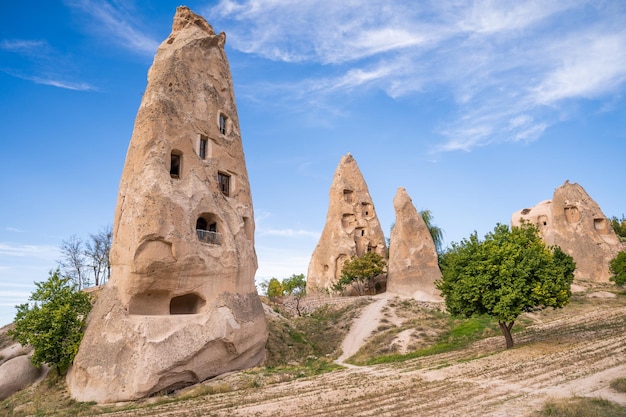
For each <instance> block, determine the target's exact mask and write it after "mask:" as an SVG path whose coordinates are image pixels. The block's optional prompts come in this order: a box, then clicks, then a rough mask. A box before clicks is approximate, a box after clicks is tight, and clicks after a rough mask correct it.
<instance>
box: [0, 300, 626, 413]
mask: <svg viewBox="0 0 626 417" xmlns="http://www.w3.org/2000/svg"><path fill="white" fill-rule="evenodd" d="M365 304H367V302H365V301H363V302H361V301H356V300H355V304H354V305H351V306H347V307H343V308H326V309H321V310H319V311H318V312H316V313H315V314H313V315H311V316H309V317H302V318H286V317H282V316H280V315H278V314H270V315H268V321H269V325H270V339H269V340H268V344H267V348H268V366H266V367H260V368H255V369H251V370H247V371H242V372H236V373H232V374H229V375H225V376H222V377H220V378H216V379H213V380H210V381H206V382H204V383H202V384H198V385H196V386H194V387H189V388H187V389H185V390H182V391H180V392H178V393H175V394H172V395H168V396H161V397H155V398H150V399H146V400H143V401H138V402H133V403H128V404H124V405H119V406H106V407H101V406H96V405H94V404H85V403H76V402H74V401H72V400H71V399H70V398H69V396H68V395H67V392H66V391H65V388H64V385H63V383H62V381H58V380H55V379H54V378H53V377H50V378H49V379H48V380H45V381H43V382H42V383H40V384H39V385H37V386H34V387H30V388H28V389H26V390H24V391H22V392H20V393H18V394H16V395H14V396H13V397H11V398H9V399H7V400H5V401H3V402H1V403H0V415H6V416H16V417H23V416H48V415H55V416H74V415H76V416H86V415H100V414H105V413H106V414H107V415H109V416H131V415H132V416H159V415H161V416H166V415H167V416H169V417H173V416H229V417H230V416H308V417H311V416H335V415H336V416H341V415H351V416H373V415H380V416H413V415H420V416H423V417H427V416H440V415H467V416H478V415H481V416H487V415H488V416H496V415H507V416H511V417H528V416H534V417H541V416H563V417H576V416H590V417H593V416H596V415H598V416H607V417H613V416H626V412H625V411H624V408H623V407H620V406H617V405H615V404H613V403H610V402H608V401H605V400H598V399H584V398H579V397H575V398H572V399H569V400H567V401H563V400H551V401H549V402H547V403H545V406H544V407H543V408H542V406H543V405H544V402H545V398H546V394H545V393H546V392H552V391H553V390H554V389H555V388H560V389H562V390H563V392H564V393H565V394H564V395H574V394H575V392H574V388H573V387H579V382H578V381H579V380H581V379H584V378H585V377H587V376H590V375H594V374H595V373H597V372H606V371H607V370H610V369H613V368H616V369H617V368H619V367H620V366H626V353H625V352H624V348H623V346H624V345H625V343H626V336H625V335H626V297H624V296H618V297H616V298H613V299H588V298H586V297H585V294H579V295H576V296H575V297H573V299H572V303H571V304H570V305H568V306H567V307H566V308H565V309H561V310H545V311H542V312H537V313H533V314H530V315H527V316H525V317H523V318H522V319H521V320H520V321H519V323H518V324H516V327H515V328H517V330H518V332H517V333H516V334H515V336H514V337H515V341H516V348H515V349H510V350H504V348H503V347H504V340H503V338H502V336H501V335H500V334H499V332H498V331H497V330H495V331H494V330H493V329H492V328H490V327H489V326H487V325H486V324H485V322H479V323H477V322H473V321H467V320H453V319H451V318H450V317H448V316H447V315H446V314H444V313H441V312H439V311H436V310H435V309H433V308H432V307H429V306H426V305H423V304H419V303H415V302H412V301H401V300H391V301H389V303H388V305H387V308H386V310H385V311H384V317H383V318H382V320H381V322H380V324H381V326H380V328H379V332H378V333H377V335H376V336H374V337H372V338H371V340H370V341H369V343H368V346H369V348H368V349H369V351H368V352H369V353H367V355H366V356H367V357H368V358H370V359H371V358H377V357H380V356H376V355H379V354H380V352H384V351H385V349H389V343H390V340H391V341H393V340H394V337H395V335H397V334H399V333H400V332H402V331H405V330H411V331H413V335H412V338H411V340H410V344H409V350H411V351H410V352H409V354H408V355H398V358H396V359H397V360H398V361H396V362H394V363H391V364H383V365H375V366H365V367H361V368H357V369H341V370H337V369H338V367H337V366H336V365H334V364H333V363H332V360H333V359H335V358H336V357H337V356H338V355H339V353H340V350H339V349H340V348H339V346H340V345H341V341H342V340H343V338H344V337H345V334H347V331H348V329H349V327H350V323H351V322H352V319H353V318H354V317H356V316H357V315H358V313H359V311H360V309H362V308H363V306H364V305H365ZM515 328H514V329H515ZM456 342H462V343H456ZM444 343H449V344H452V345H454V347H453V348H452V349H450V350H442V351H437V349H436V348H437V347H441V346H442V345H443V344H444ZM412 349H414V350H412ZM429 349H430V352H427V351H428V350H429ZM420 351H421V352H427V353H430V355H429V356H425V355H418V356H415V352H420ZM412 355H413V356H412ZM619 376H620V375H613V376H612V378H611V379H616V378H618V377H619ZM611 379H609V380H611ZM620 379H623V378H620ZM623 382H624V381H623ZM606 384H608V382H607V383H606ZM576 389H578V388H576ZM594 389H595V388H594ZM576 392H578V391H576ZM561 396H562V395H561ZM539 409H541V411H538V412H537V413H536V414H529V413H532V412H533V410H539ZM503 413H504V414H503ZM557 413H562V414H557ZM593 413H595V414H593ZM620 413H621V414H620Z"/></svg>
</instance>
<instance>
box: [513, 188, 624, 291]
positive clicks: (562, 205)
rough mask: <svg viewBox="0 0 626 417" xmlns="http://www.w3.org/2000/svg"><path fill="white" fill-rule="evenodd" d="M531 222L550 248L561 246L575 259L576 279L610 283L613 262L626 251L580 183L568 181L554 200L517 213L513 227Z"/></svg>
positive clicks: (557, 192) (514, 215)
mask: <svg viewBox="0 0 626 417" xmlns="http://www.w3.org/2000/svg"><path fill="white" fill-rule="evenodd" d="M522 220H524V221H529V222H531V223H533V224H535V225H537V227H538V228H539V231H540V233H541V236H542V238H543V240H544V242H545V243H546V244H547V245H557V246H559V247H561V249H562V250H563V251H564V252H565V253H567V254H568V255H570V256H572V257H573V258H574V261H575V262H576V271H575V272H574V275H575V277H576V279H586V280H592V281H598V282H606V281H608V280H609V277H610V276H611V274H610V272H609V262H610V261H611V259H613V258H614V257H615V256H616V255H617V253H618V252H619V251H620V250H622V244H621V243H620V241H619V239H618V237H617V235H616V234H615V232H614V231H613V228H612V227H611V224H610V222H609V220H608V219H607V218H606V216H605V215H604V213H602V210H601V209H600V206H599V205H598V204H597V203H596V202H595V201H594V200H593V199H592V198H591V197H590V196H589V195H588V194H587V192H586V191H585V190H584V189H583V187H581V186H580V185H578V184H576V183H570V182H569V181H566V182H565V184H563V185H562V186H560V187H559V188H557V189H556V190H555V191H554V196H553V197H552V200H546V201H542V202H540V203H539V204H537V205H536V206H534V207H532V208H525V209H522V210H519V211H517V212H515V213H513V215H512V217H511V225H512V226H517V225H519V224H520V222H521V221H522Z"/></svg>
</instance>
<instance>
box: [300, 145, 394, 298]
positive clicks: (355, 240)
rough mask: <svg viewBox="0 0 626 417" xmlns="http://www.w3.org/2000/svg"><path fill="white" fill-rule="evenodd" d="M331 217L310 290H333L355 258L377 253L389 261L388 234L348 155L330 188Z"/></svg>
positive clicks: (316, 257)
mask: <svg viewBox="0 0 626 417" xmlns="http://www.w3.org/2000/svg"><path fill="white" fill-rule="evenodd" d="M329 199H330V202H329V205H328V214H327V215H326V225H325V226H324V230H323V231H322V235H321V237H320V240H319V242H318V244H317V247H316V248H315V250H314V251H313V255H312V257H311V261H310V263H309V270H308V275H307V284H306V285H307V291H308V292H316V291H323V290H325V289H328V288H331V287H332V286H333V284H334V283H336V282H337V281H338V280H339V278H340V277H341V270H342V269H343V265H344V263H345V262H346V261H347V260H349V259H350V258H351V257H352V256H355V255H356V256H361V255H363V254H364V253H366V252H370V251H372V252H376V253H378V254H379V255H381V256H383V257H385V258H386V254H387V245H386V244H385V234H384V233H383V229H382V228H381V227H380V222H379V221H378V217H377V216H376V210H375V209H374V203H373V202H372V197H371V196H370V193H369V190H368V189H367V184H366V183H365V180H364V179H363V175H362V174H361V171H360V170H359V167H358V165H357V163H356V161H355V160H354V158H353V157H352V155H350V154H347V155H346V156H343V157H342V158H341V161H340V162H339V166H338V167H337V170H336V171H335V177H334V178H333V183H332V185H331V187H330V194H329Z"/></svg>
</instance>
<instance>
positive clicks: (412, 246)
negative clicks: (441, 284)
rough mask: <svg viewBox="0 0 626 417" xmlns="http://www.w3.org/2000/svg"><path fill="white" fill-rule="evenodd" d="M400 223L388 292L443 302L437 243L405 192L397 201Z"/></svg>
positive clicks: (393, 239)
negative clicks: (438, 285)
mask: <svg viewBox="0 0 626 417" xmlns="http://www.w3.org/2000/svg"><path fill="white" fill-rule="evenodd" d="M393 207H394V209H395V212H396V223H395V225H394V226H393V230H392V231H391V238H390V243H389V263H388V265H387V292H388V293H393V294H397V295H401V296H405V297H412V298H415V299H416V300H420V301H442V298H441V295H440V292H439V290H437V288H435V281H436V280H438V279H440V278H441V270H440V269H439V264H438V261H437V250H436V249H435V242H433V238H432V236H431V234H430V232H429V230H428V227H427V226H426V223H424V220H423V219H422V216H420V214H419V213H418V212H417V210H416V209H415V206H414V205H413V201H411V197H409V195H408V194H407V192H406V190H405V189H404V188H398V191H397V193H396V197H395V198H394V199H393Z"/></svg>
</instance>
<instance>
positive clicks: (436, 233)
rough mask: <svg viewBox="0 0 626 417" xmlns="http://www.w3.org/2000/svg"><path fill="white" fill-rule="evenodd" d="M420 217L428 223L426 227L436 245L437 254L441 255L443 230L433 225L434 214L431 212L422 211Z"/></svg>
mask: <svg viewBox="0 0 626 417" xmlns="http://www.w3.org/2000/svg"><path fill="white" fill-rule="evenodd" d="M420 216H422V220H424V223H426V227H427V228H428V231H429V232H430V236H432V238H433V242H434V243H435V249H436V250H437V253H441V251H442V250H443V230H442V229H441V228H440V227H439V226H436V225H434V224H433V218H434V217H433V214H432V212H431V211H430V210H422V211H420Z"/></svg>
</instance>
